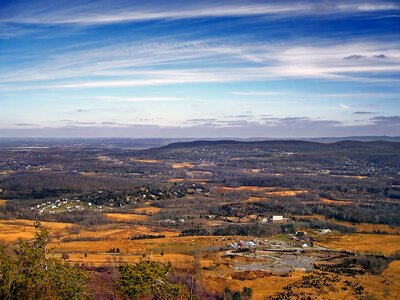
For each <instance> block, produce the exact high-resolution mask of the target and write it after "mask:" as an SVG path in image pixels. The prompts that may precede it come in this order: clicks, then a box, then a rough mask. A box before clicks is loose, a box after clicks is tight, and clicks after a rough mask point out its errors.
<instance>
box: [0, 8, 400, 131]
mask: <svg viewBox="0 0 400 300" xmlns="http://www.w3.org/2000/svg"><path fill="white" fill-rule="evenodd" d="M399 101H400V1H378V0H371V1H323V0H322V1H321V0H320V1H250V0H248V1H247V0H246V1H231V0H229V1H206V0H202V1H187V0H186V1H172V0H169V1H163V0H162V1H128V0H126V1H121V0H113V1H104V0H98V1H83V0H82V1H76V0H69V1H63V0H58V1H48V0H46V1H41V0H32V1H18V0H10V1H9V0H1V1H0V137H30V138H36V137H60V138H65V137H74V138H76V137H85V138H87V137H93V138H94V137H124V138H127V137H129V138H159V137H165V138H174V137H175V138H182V137H187V138H207V137H209V138H227V137H228V138H235V137H237V138H250V137H270V138H301V137H332V136H336V137H339V136H340V137H343V136H376V135H390V136H399V135H400V102H399Z"/></svg>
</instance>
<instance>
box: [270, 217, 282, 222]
mask: <svg viewBox="0 0 400 300" xmlns="http://www.w3.org/2000/svg"><path fill="white" fill-rule="evenodd" d="M282 221H283V216H272V222H282Z"/></svg>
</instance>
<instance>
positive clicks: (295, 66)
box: [0, 39, 400, 97]
mask: <svg viewBox="0 0 400 300" xmlns="http://www.w3.org/2000/svg"><path fill="white" fill-rule="evenodd" d="M398 49H400V43H399V42H396V41H393V42H374V41H365V40H362V41H359V42H348V43H341V44H336V43H332V42H324V43H322V42H318V41H315V42H314V44H313V43H312V42H310V43H309V45H307V46H305V45H302V46H299V45H297V44H293V43H287V44H278V45H270V44H267V43H262V42H251V41H240V42H229V41H226V40H219V39H214V40H193V41H176V42H159V43H157V42H154V41H153V42H150V43H146V42H141V43H123V44H120V45H116V46H106V47H100V48H96V49H89V50H76V51H73V50H72V51H70V52H68V53H60V54H58V55H57V54H55V55H54V54H53V55H51V56H49V57H48V58H44V59H43V60H39V61H37V62H36V63H34V64H33V65H32V66H29V67H26V66H21V67H18V66H16V67H15V70H13V71H11V72H7V73H3V75H0V89H2V90H13V89H44V88H56V89H60V88H62V89H82V88H100V87H134V86H151V85H155V86H156V85H168V84H182V83H207V82H235V81H263V80H277V79H323V80H331V81H354V82H385V83H390V82H397V83H398V80H397V79H396V77H393V76H392V77H390V78H388V77H385V76H386V75H393V74H400V50H398ZM350 53H362V55H363V56H365V57H369V58H368V59H362V60H359V59H357V60H353V59H350V60H344V59H343V57H346V55H348V54H350ZM382 53H385V54H384V55H386V56H387V58H386V59H385V60H384V62H382V59H378V58H375V57H374V56H376V55H383V54H382ZM33 83H34V84H33ZM38 83H39V84H38ZM41 85H43V86H41ZM234 94H236V95H239V96H280V95H283V93H279V92H267V93H264V92H262V93H260V92H251V91H250V92H234ZM333 96H334V95H333ZM325 97H328V95H325Z"/></svg>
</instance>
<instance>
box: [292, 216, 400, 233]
mask: <svg viewBox="0 0 400 300" xmlns="http://www.w3.org/2000/svg"><path fill="white" fill-rule="evenodd" d="M297 217H300V218H304V219H315V220H321V221H329V222H333V223H336V224H339V225H344V226H348V227H353V228H355V229H356V230H357V232H359V233H377V232H380V233H386V234H395V235H396V234H400V226H389V225H386V224H370V223H359V224H356V223H350V222H346V221H338V220H335V219H327V218H325V217H324V216H321V215H310V216H297Z"/></svg>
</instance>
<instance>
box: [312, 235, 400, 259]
mask: <svg viewBox="0 0 400 300" xmlns="http://www.w3.org/2000/svg"><path fill="white" fill-rule="evenodd" d="M317 244H318V245H321V246H323V247H327V248H331V249H339V250H346V251H356V252H365V253H381V254H384V255H387V256H390V255H393V254H394V253H395V252H396V251H400V236H399V235H378V234H362V233H354V234H327V235H323V236H319V237H318V240H317Z"/></svg>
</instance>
